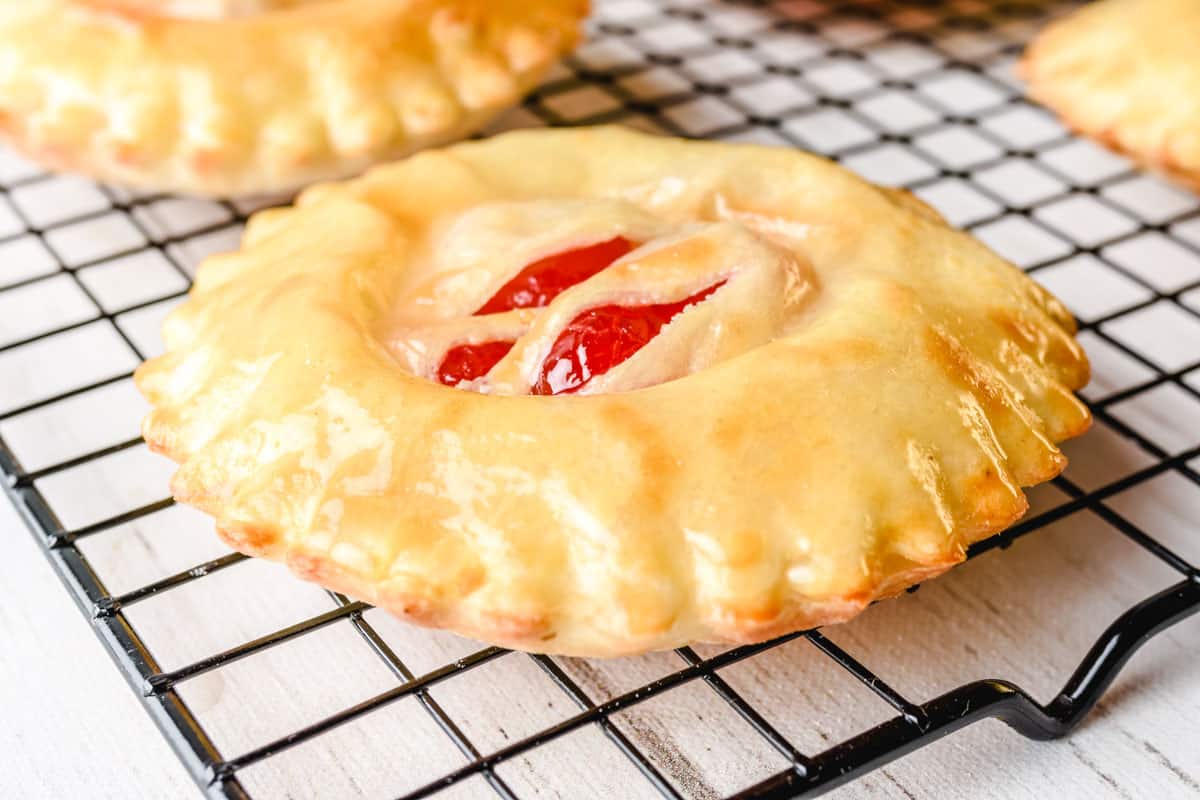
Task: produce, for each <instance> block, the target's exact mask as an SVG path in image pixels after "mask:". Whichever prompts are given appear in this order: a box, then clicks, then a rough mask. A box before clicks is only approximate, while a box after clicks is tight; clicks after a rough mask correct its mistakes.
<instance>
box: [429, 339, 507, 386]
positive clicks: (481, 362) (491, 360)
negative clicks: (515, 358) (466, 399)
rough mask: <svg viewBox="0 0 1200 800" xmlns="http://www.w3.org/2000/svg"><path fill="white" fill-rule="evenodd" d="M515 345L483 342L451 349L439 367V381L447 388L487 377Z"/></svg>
mask: <svg viewBox="0 0 1200 800" xmlns="http://www.w3.org/2000/svg"><path fill="white" fill-rule="evenodd" d="M514 344H516V342H483V343H482V344H460V345H459V346H458V347H451V348H450V349H449V350H447V351H446V356H445V358H443V359H442V363H441V366H439V367H438V380H439V381H441V382H442V383H444V384H446V385H447V386H457V385H458V384H459V381H471V380H475V379H476V378H479V377H482V376H484V375H487V374H488V373H489V372H490V371H491V369H492V367H494V366H496V363H497V362H498V361H499V360H500V359H502V358H504V357H505V356H506V355H508V351H509V350H512V348H513V345H514Z"/></svg>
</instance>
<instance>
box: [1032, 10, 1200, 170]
mask: <svg viewBox="0 0 1200 800" xmlns="http://www.w3.org/2000/svg"><path fill="white" fill-rule="evenodd" d="M1197 41H1200V3H1197V2H1195V0H1101V2H1096V3H1091V4H1088V5H1086V6H1085V7H1083V8H1081V9H1080V10H1078V11H1076V12H1075V13H1073V14H1071V15H1069V16H1067V17H1065V18H1063V19H1061V20H1059V21H1057V22H1055V23H1053V24H1051V25H1050V26H1048V27H1047V28H1046V29H1045V30H1044V31H1043V32H1042V33H1041V34H1039V35H1038V37H1037V39H1035V40H1034V42H1033V44H1032V45H1030V47H1029V49H1028V50H1027V52H1026V53H1025V57H1024V59H1023V61H1022V63H1021V72H1022V74H1023V76H1024V77H1025V79H1026V80H1027V81H1028V82H1029V93H1030V95H1031V96H1032V97H1033V98H1034V99H1036V100H1038V101H1039V102H1041V103H1043V104H1045V105H1046V106H1048V107H1050V108H1051V109H1053V110H1054V111H1055V112H1057V113H1058V114H1059V115H1060V116H1061V117H1062V119H1063V120H1064V121H1065V122H1066V124H1067V125H1068V126H1070V127H1071V128H1073V129H1074V130H1076V131H1079V132H1081V133H1083V134H1086V135H1087V136H1091V137H1093V138H1095V139H1097V140H1099V141H1100V142H1102V143H1104V144H1105V145H1107V146H1108V147H1110V148H1112V149H1113V150H1116V151H1118V152H1121V153H1124V154H1126V155H1129V156H1130V157H1132V158H1133V159H1134V160H1136V161H1138V162H1140V163H1141V164H1142V165H1144V166H1146V167H1148V168H1150V169H1152V170H1155V171H1157V172H1160V173H1162V174H1164V175H1167V176H1169V177H1171V178H1173V179H1175V180H1177V181H1179V182H1181V183H1183V184H1185V185H1187V186H1189V187H1191V188H1192V189H1200V58H1198V57H1197V54H1196V43H1197Z"/></svg>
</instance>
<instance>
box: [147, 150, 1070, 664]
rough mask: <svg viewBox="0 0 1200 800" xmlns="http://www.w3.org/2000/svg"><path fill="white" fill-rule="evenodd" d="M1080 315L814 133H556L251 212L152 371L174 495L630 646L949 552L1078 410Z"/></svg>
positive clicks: (785, 609) (478, 602) (374, 173)
mask: <svg viewBox="0 0 1200 800" xmlns="http://www.w3.org/2000/svg"><path fill="white" fill-rule="evenodd" d="M1072 331H1073V323H1072V320H1071V317H1070V315H1069V314H1068V313H1067V312H1066V311H1065V310H1064V309H1063V307H1062V306H1061V305H1060V304H1059V303H1058V301H1056V300H1055V299H1054V298H1053V297H1051V296H1050V295H1049V294H1048V293H1047V292H1046V291H1045V290H1043V289H1041V288H1040V287H1038V286H1037V285H1036V284H1035V283H1033V281H1031V280H1029V279H1028V278H1027V277H1026V276H1025V275H1023V274H1022V273H1021V272H1020V271H1019V270H1017V269H1016V268H1015V267H1013V266H1011V265H1010V264H1008V263H1006V262H1004V261H1002V260H1001V259H1000V258H998V257H997V256H996V255H994V254H992V253H991V252H990V251H988V250H987V249H986V248H985V247H984V246H983V245H981V244H979V243H978V242H976V241H975V240H973V239H972V238H970V237H969V236H967V235H966V234H964V233H961V232H958V231H955V230H953V229H951V228H950V227H948V226H947V225H946V223H945V222H943V221H942V219H941V218H939V217H938V215H937V214H936V213H935V212H933V211H932V210H931V209H929V208H927V207H926V206H924V205H923V204H921V203H920V202H919V201H917V200H915V199H913V198H912V197H911V196H910V195H908V194H906V193H903V192H899V191H892V190H885V189H880V188H877V187H875V186H872V185H870V184H868V183H865V182H864V181H862V180H861V179H859V178H857V177H855V176H854V175H852V174H850V173H849V172H847V171H845V170H843V169H842V168H840V167H838V166H836V165H834V164H832V163H830V162H828V161H825V160H823V159H820V158H817V157H814V156H811V155H807V154H804V153H800V152H797V151H793V150H787V149H777V148H766V147H754V146H747V145H731V144H723V143H706V142H688V141H683V140H677V139H669V138H659V137H654V136H649V135H645V134H639V133H634V132H632V131H627V130H622V129H619V128H594V129H570V130H539V131H524V132H517V133H511V134H507V135H503V136H500V137H497V138H495V139H492V140H489V141H485V142H478V143H467V144H461V145H457V146H454V147H451V148H448V149H445V150H440V151H427V152H425V153H422V154H419V155H417V156H414V157H412V158H410V159H408V160H406V161H403V162H400V163H397V164H392V165H388V166H383V167H377V168H375V169H373V170H371V171H369V172H368V173H367V174H366V175H365V176H364V177H362V178H360V179H358V180H355V181H352V182H348V183H342V184H324V185H319V186H315V187H313V188H310V189H309V190H307V191H305V192H304V193H303V194H302V195H301V196H300V198H299V199H298V201H297V203H296V205H295V206H294V207H291V208H286V209H276V210H269V211H264V212H261V213H259V214H258V215H257V216H255V217H254V218H252V219H251V221H250V224H249V227H248V229H247V231H246V234H245V239H244V242H243V245H242V249H241V250H240V251H239V252H236V253H232V254H227V255H221V256H215V257H213V258H210V259H209V260H208V261H206V262H205V263H204V264H203V265H202V266H201V268H200V270H199V273H198V274H197V277H196V283H195V287H194V288H193V290H192V294H191V297H190V298H189V299H188V301H187V302H186V303H185V304H184V305H183V306H181V307H180V308H179V309H178V310H177V311H175V312H174V314H173V315H172V316H171V317H170V318H169V320H168V321H167V323H166V325H165V328H164V338H165V341H166V343H167V347H168V352H167V353H166V354H165V355H163V356H161V357H159V358H155V359H153V360H151V361H149V362H147V363H146V364H144V365H142V367H141V368H140V369H139V370H138V372H137V376H136V377H137V383H138V386H139V387H140V388H141V390H142V391H143V393H144V394H145V395H146V397H147V398H149V400H150V402H151V403H152V404H153V405H154V406H155V408H154V410H153V412H152V413H151V414H150V415H149V416H148V417H147V419H146V421H145V425H144V428H143V430H144V433H145V437H146V440H147V442H148V443H149V444H150V446H151V447H152V448H154V449H155V450H156V451H158V452H161V453H165V454H166V455H168V456H170V457H171V458H172V459H174V460H176V461H178V462H179V463H180V468H179V470H178V472H177V473H176V475H175V477H174V480H173V482H172V489H173V491H174V494H175V496H176V497H177V498H178V499H179V500H181V501H182V502H185V503H190V504H193V505H196V506H198V507H200V508H201V509H204V510H205V511H207V512H208V513H210V514H212V515H213V516H214V517H216V519H217V526H218V530H219V532H220V534H221V536H223V537H224V538H225V540H226V541H227V542H229V543H230V544H231V545H232V546H233V547H235V548H237V549H238V550H241V551H243V552H245V553H250V554H253V555H257V556H263V557H266V558H271V559H276V560H280V561H285V562H287V563H288V565H289V566H291V568H292V569H293V570H294V571H295V572H296V573H297V574H299V575H301V576H303V577H305V578H308V579H311V580H315V581H317V582H319V583H321V584H323V585H325V586H328V587H332V588H334V589H336V590H338V591H342V592H345V593H347V594H350V595H352V596H355V597H358V598H362V599H364V600H367V601H370V602H372V603H375V604H377V605H380V606H383V607H385V608H387V609H389V610H391V611H392V612H394V613H396V614H398V615H399V616H401V617H403V618H404V619H407V620H411V621H413V622H416V623H419V624H422V625H429V626H436V627H442V628H449V629H452V630H454V631H458V632H460V633H463V634H466V635H468V636H473V637H476V638H479V639H484V640H487V641H491V642H497V643H499V644H503V645H507V646H510V647H516V648H521V649H525V650H534V651H545V652H553V653H567V654H575V655H618V654H628V653H636V652H639V651H644V650H650V649H658V648H666V647H671V646H675V645H679V644H682V643H684V642H689V641H696V640H703V641H725V642H749V641H755V640H760V639H765V638H768V637H772V636H775V635H778V634H782V633H784V632H787V631H792V630H796V629H801V628H807V627H810V626H815V625H820V624H825V623H831V622H836V621H839V620H844V619H847V618H849V617H851V616H853V615H854V614H856V613H858V612H859V611H861V610H862V609H863V608H864V607H866V605H867V604H868V603H870V602H871V601H872V600H874V599H875V598H878V597H881V596H886V595H891V594H895V593H897V592H899V591H901V590H902V589H904V588H905V587H907V586H909V585H911V584H913V583H915V582H917V581H920V580H923V579H925V578H928V577H930V576H932V575H936V574H938V573H940V572H942V571H943V570H945V569H947V568H949V567H950V566H951V565H953V564H955V563H956V562H959V561H961V560H962V559H963V556H964V550H965V548H966V546H967V545H968V544H970V543H971V542H974V541H977V540H979V539H982V538H984V537H987V536H989V535H991V534H993V533H995V532H996V531H999V530H1000V529H1002V528H1004V527H1005V526H1007V525H1009V524H1010V523H1012V522H1013V521H1014V520H1016V519H1017V518H1018V517H1020V516H1021V515H1022V514H1023V513H1024V512H1025V509H1026V501H1025V497H1024V495H1023V494H1022V492H1021V489H1020V487H1022V486H1028V485H1031V484H1034V483H1037V482H1039V481H1044V480H1047V479H1049V478H1051V477H1053V476H1054V475H1056V474H1057V473H1058V472H1059V471H1060V470H1061V469H1062V468H1063V466H1064V463H1065V459H1064V458H1063V456H1062V454H1061V453H1060V452H1059V450H1058V448H1057V447H1056V446H1055V442H1058V441H1060V440H1062V439H1065V438H1067V437H1071V436H1075V435H1077V434H1079V433H1081V432H1082V431H1084V430H1085V429H1086V428H1087V427H1088V424H1089V421H1090V420H1089V415H1088V412H1087V410H1086V408H1085V407H1084V406H1083V405H1082V404H1081V403H1080V402H1079V401H1078V400H1077V399H1076V398H1075V396H1074V395H1073V394H1072V392H1071V390H1072V389H1074V388H1078V387H1080V386H1082V385H1083V384H1084V383H1085V382H1086V380H1087V375H1088V365H1087V361H1086V359H1085V357H1084V354H1083V352H1082V350H1081V348H1080V346H1079V345H1078V344H1077V343H1076V341H1075V340H1074V338H1073V337H1072ZM443 384H446V385H443Z"/></svg>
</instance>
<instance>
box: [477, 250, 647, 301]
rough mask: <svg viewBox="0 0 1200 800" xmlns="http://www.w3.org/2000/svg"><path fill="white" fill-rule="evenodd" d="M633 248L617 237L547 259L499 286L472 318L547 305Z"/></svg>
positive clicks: (534, 263) (547, 257)
mask: <svg viewBox="0 0 1200 800" xmlns="http://www.w3.org/2000/svg"><path fill="white" fill-rule="evenodd" d="M635 246H636V245H634V243H633V242H631V241H629V240H628V239H626V238H624V237H622V236H618V237H617V238H615V239H609V240H608V241H607V242H600V243H599V244H593V245H588V246H587V247H579V248H576V249H575V250H567V251H566V252H564V253H556V254H555V255H552V256H546V257H545V258H543V259H541V260H540V261H535V262H533V263H532V264H530V265H529V266H527V267H526V268H525V269H523V270H521V271H520V272H518V273H517V275H516V277H514V278H513V279H512V280H510V281H509V282H508V283H506V284H504V285H503V286H501V287H500V290H499V291H498V292H496V293H495V294H494V295H492V299H491V300H488V301H487V302H486V303H484V304H483V307H482V308H480V309H479V310H478V311H476V312H475V316H480V315H482V314H497V313H499V312H501V311H511V310H513V309H514V308H541V307H542V306H545V305H549V303H550V301H551V300H553V299H554V298H555V297H558V296H559V295H560V294H562V293H563V292H564V291H566V290H567V289H570V288H571V287H572V286H574V285H575V284H577V283H582V282H583V281H586V280H587V279H588V278H590V277H592V276H593V275H595V274H596V273H597V272H600V271H601V270H603V269H604V268H605V267H607V266H608V265H609V264H611V263H613V262H614V261H616V260H617V259H618V258H620V257H621V256H623V255H625V254H626V253H628V252H630V251H631V250H633V248H634V247H635Z"/></svg>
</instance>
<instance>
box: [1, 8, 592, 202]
mask: <svg viewBox="0 0 1200 800" xmlns="http://www.w3.org/2000/svg"><path fill="white" fill-rule="evenodd" d="M586 13H587V0H166V2H164V1H163V0H0V134H2V136H3V138H5V139H6V140H8V141H9V142H10V143H11V144H13V145H15V146H16V147H17V148H18V149H19V150H21V151H23V152H24V153H26V154H27V155H29V156H30V157H32V158H34V159H36V160H38V161H41V162H42V163H44V164H46V165H48V166H50V167H53V168H56V169H64V170H71V171H76V172H81V173H84V174H87V175H90V176H93V177H96V178H99V179H102V180H106V181H112V182H116V183H122V184H127V185H131V186H137V187H142V188H149V189H155V190H164V191H178V192H185V193H194V194H225V195H237V194H247V193H262V192H277V191H287V190H292V189H296V188H298V187H300V186H303V185H306V184H308V183H311V182H313V181H315V180H321V179H328V178H334V177H344V176H349V175H352V174H356V173H358V172H360V171H362V169H363V168H365V167H366V166H368V165H369V164H371V163H374V162H377V161H380V160H383V159H387V158H394V157H397V156H401V155H404V154H407V153H411V152H413V151H415V150H417V149H419V148H421V147H426V146H430V145H434V144H441V143H444V142H448V141H453V140H455V139H459V138H462V137H463V136H465V135H467V134H468V133H471V132H472V131H475V130H477V129H478V128H480V127H481V126H483V125H484V124H485V123H486V122H487V121H488V120H490V119H491V118H492V117H494V116H495V115H496V114H498V113H499V112H500V111H502V110H504V109H506V108H508V107H509V106H511V105H513V104H514V103H515V102H517V101H518V100H519V99H520V98H521V97H522V96H523V95H524V94H526V93H527V92H528V91H529V90H530V89H532V88H533V87H534V86H535V85H536V84H537V82H538V81H539V80H541V78H542V77H543V76H544V75H545V73H546V71H547V70H548V69H549V68H550V66H551V65H552V64H553V63H554V62H555V60H557V58H558V57H559V56H560V55H561V54H562V53H563V52H565V51H567V50H569V49H570V48H571V47H572V46H573V45H574V43H575V42H576V40H577V39H578V32H579V24H580V21H581V19H582V17H583V16H584V15H585V14H586Z"/></svg>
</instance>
